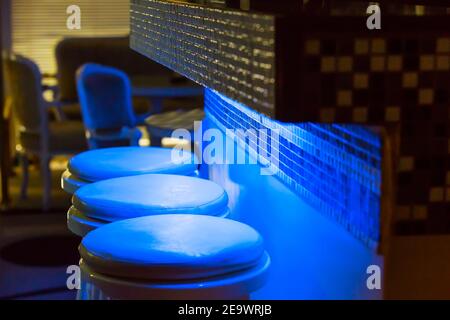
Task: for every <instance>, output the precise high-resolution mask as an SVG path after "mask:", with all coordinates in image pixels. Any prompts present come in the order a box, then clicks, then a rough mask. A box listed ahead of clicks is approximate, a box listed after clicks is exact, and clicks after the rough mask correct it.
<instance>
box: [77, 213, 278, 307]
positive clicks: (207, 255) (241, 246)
mask: <svg viewBox="0 0 450 320" xmlns="http://www.w3.org/2000/svg"><path fill="white" fill-rule="evenodd" d="M79 251H80V255H81V260H80V269H81V289H80V291H79V294H78V298H79V299H82V300H94V299H102V300H103V299H172V300H175V299H183V300H191V299H248V298H249V295H250V293H251V292H253V291H255V290H257V289H259V288H260V287H262V286H263V285H264V283H265V281H266V278H267V270H268V268H269V265H270V258H269V255H268V254H267V252H266V251H265V250H264V246H263V240H262V238H261V236H260V235H259V233H258V232H257V231H255V230H254V229H253V228H251V227H250V226H248V225H245V224H243V223H240V222H237V221H233V220H229V219H221V218H217V217H211V216H202V215H190V214H169V215H156V216H149V217H141V218H134V219H128V220H123V221H119V222H114V223H111V224H108V225H105V226H103V227H101V228H98V229H97V230H94V231H93V232H91V233H89V234H88V235H87V236H86V237H85V238H84V239H83V240H82V242H81V245H80V247H79Z"/></svg>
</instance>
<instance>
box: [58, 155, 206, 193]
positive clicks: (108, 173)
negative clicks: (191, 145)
mask: <svg viewBox="0 0 450 320" xmlns="http://www.w3.org/2000/svg"><path fill="white" fill-rule="evenodd" d="M196 163H197V161H196V159H195V155H194V154H193V153H191V152H186V151H181V150H177V151H173V150H172V149H165V148H157V147H148V148H144V147H142V148H141V147H117V148H106V149H96V150H90V151H86V152H83V153H80V154H78V155H76V156H75V157H73V158H72V159H71V160H70V162H69V165H68V170H67V171H66V172H64V174H63V176H62V179H61V181H62V182H61V183H62V187H63V189H64V190H66V191H67V192H69V193H73V192H75V191H76V190H77V189H78V188H80V187H81V186H83V185H85V184H88V183H91V182H96V181H101V180H105V179H111V178H118V177H125V176H134V175H141V174H148V173H165V174H166V173H167V174H177V175H195V173H196V170H197V164H196Z"/></svg>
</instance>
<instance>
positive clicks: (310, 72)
mask: <svg viewBox="0 0 450 320" xmlns="http://www.w3.org/2000/svg"><path fill="white" fill-rule="evenodd" d="M448 19H449V21H450V17H449V18H448ZM302 61H303V63H304V64H303V65H304V74H303V78H304V79H305V80H307V81H304V82H302V83H303V86H302V88H300V87H299V90H298V92H299V97H300V101H299V103H300V105H302V109H303V110H305V113H308V114H309V116H308V120H309V121H317V122H321V123H328V122H330V123H331V122H339V123H343V122H344V123H345V122H347V123H360V124H370V125H384V126H386V125H387V126H390V127H396V128H398V135H399V137H398V138H399V150H397V154H398V158H397V159H395V160H394V165H395V166H396V168H397V176H396V177H392V179H393V180H394V181H395V182H396V197H395V198H396V204H395V205H396V208H395V209H394V217H393V218H394V219H393V222H394V223H395V231H396V233H397V234H405V235H406V234H415V235H417V234H448V233H450V25H449V28H448V29H447V31H443V32H442V33H441V34H440V35H436V34H430V33H424V34H420V33H418V34H415V35H408V36H404V37H400V36H398V37H395V38H394V37H392V38H380V37H371V38H367V37H355V38H353V39H351V38H348V37H347V38H344V37H336V36H334V35H333V37H332V36H331V35H330V36H326V35H324V34H320V35H317V36H316V37H314V35H310V37H308V39H306V41H305V43H304V56H303V58H302Z"/></svg>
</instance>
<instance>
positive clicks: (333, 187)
mask: <svg viewBox="0 0 450 320" xmlns="http://www.w3.org/2000/svg"><path fill="white" fill-rule="evenodd" d="M205 108H206V112H207V115H208V116H209V117H211V118H212V119H213V120H214V121H215V122H216V123H217V124H218V126H219V127H221V128H222V129H233V130H235V129H243V130H249V129H253V130H255V131H256V132H258V130H260V129H266V130H267V134H268V136H269V137H270V139H267V140H266V139H264V141H261V139H260V138H261V136H260V135H258V138H257V139H258V141H257V143H254V142H253V143H250V142H249V141H248V140H246V141H241V143H244V146H245V147H246V148H249V150H250V152H253V153H254V152H258V153H259V154H261V153H265V152H261V148H265V150H264V151H266V152H267V156H266V158H267V159H270V158H271V157H272V156H274V157H277V158H278V161H277V166H278V170H276V171H275V172H276V175H277V177H278V178H279V179H280V180H281V181H282V182H283V183H285V184H286V185H287V186H288V187H289V188H291V189H292V190H294V191H295V192H296V193H297V194H298V195H299V196H300V197H301V198H302V199H303V200H305V201H306V202H307V203H309V204H310V205H311V206H313V207H314V208H316V209H318V210H319V211H320V212H323V213H324V214H326V215H328V216H329V217H330V218H332V219H333V220H335V221H336V222H338V223H339V224H341V225H342V226H343V227H344V228H345V229H347V230H348V231H349V232H350V233H352V234H353V235H354V236H355V237H357V238H358V239H360V240H361V241H363V242H364V243H365V244H366V245H368V246H369V247H375V246H376V244H377V243H378V241H379V237H380V221H379V216H380V199H381V189H380V185H381V141H380V137H379V136H378V135H377V134H376V133H374V132H373V131H372V130H370V129H368V128H367V127H363V126H358V125H335V124H313V123H302V124H284V123H280V122H277V121H275V120H272V119H269V118H268V117H266V116H264V115H262V114H260V113H257V112H255V111H253V110H251V109H249V108H248V107H246V106H244V105H242V104H240V103H237V102H235V101H233V100H231V99H229V98H227V97H225V96H223V95H221V94H219V93H217V92H215V91H213V90H209V89H207V90H206V91H205ZM274 130H279V132H280V134H279V145H276V144H275V143H274V141H273V139H274V134H273V132H274ZM277 147H278V148H277Z"/></svg>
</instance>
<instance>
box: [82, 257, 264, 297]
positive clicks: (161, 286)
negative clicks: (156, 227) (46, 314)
mask: <svg viewBox="0 0 450 320" xmlns="http://www.w3.org/2000/svg"><path fill="white" fill-rule="evenodd" d="M269 265H270V258H269V255H268V254H267V253H265V254H264V256H263V258H262V259H261V261H260V263H259V264H258V265H257V266H255V267H253V268H251V269H249V270H245V271H241V272H237V273H233V274H229V275H225V276H223V277H221V278H213V279H205V280H196V281H185V282H170V283H168V282H167V283H164V282H161V281H158V282H150V281H136V280H129V279H119V278H114V277H111V276H107V275H103V274H99V273H96V272H95V271H93V270H92V269H91V268H90V267H89V266H87V265H86V264H85V263H84V262H83V260H80V268H81V289H80V290H79V292H78V297H77V298H78V299H79V300H129V299H133V300H242V299H244V300H245V299H248V298H249V296H250V293H251V292H253V291H256V290H257V289H259V288H260V287H262V285H263V284H264V283H265V282H266V279H267V270H268V267H269Z"/></svg>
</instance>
